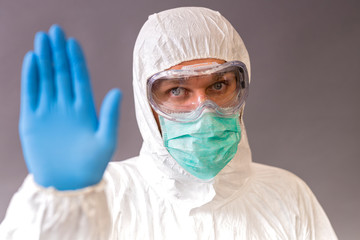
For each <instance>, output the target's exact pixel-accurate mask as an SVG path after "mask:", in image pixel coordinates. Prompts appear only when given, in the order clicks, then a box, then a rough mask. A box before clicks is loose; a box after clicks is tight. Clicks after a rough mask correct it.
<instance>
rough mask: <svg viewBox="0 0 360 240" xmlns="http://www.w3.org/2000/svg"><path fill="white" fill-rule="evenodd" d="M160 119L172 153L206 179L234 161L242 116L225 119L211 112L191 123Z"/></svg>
mask: <svg viewBox="0 0 360 240" xmlns="http://www.w3.org/2000/svg"><path fill="white" fill-rule="evenodd" d="M159 119H160V126H161V130H162V135H163V140H164V144H165V147H166V148H167V150H168V152H169V153H170V155H171V156H172V157H173V158H174V159H175V160H176V161H177V162H178V163H179V165H180V166H181V167H183V168H184V169H185V170H186V171H187V172H189V173H190V174H192V175H194V176H195V177H197V178H199V179H203V180H207V179H211V178H213V177H215V176H216V175H217V174H218V173H219V172H220V171H221V170H222V169H223V168H224V167H225V166H226V165H227V164H228V163H229V162H230V161H231V159H232V158H233V157H234V155H235V153H236V151H237V146H238V144H239V142H240V139H241V128H240V121H239V116H235V117H231V118H224V117H219V116H218V115H216V114H215V113H210V112H208V113H204V114H203V116H202V117H201V118H199V119H198V120H197V121H194V122H188V123H181V122H175V121H171V120H168V119H165V118H163V117H162V116H159Z"/></svg>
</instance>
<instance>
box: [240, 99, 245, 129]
mask: <svg viewBox="0 0 360 240" xmlns="http://www.w3.org/2000/svg"><path fill="white" fill-rule="evenodd" d="M244 108H245V103H244V104H243V105H242V107H241V108H240V124H241V125H243V124H244V120H243V117H244Z"/></svg>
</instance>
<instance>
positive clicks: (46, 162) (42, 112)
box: [19, 25, 121, 190]
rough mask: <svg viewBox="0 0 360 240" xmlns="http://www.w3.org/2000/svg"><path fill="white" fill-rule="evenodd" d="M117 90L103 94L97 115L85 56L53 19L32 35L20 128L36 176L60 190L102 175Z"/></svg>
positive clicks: (113, 135)
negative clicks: (48, 28) (48, 24)
mask: <svg viewBox="0 0 360 240" xmlns="http://www.w3.org/2000/svg"><path fill="white" fill-rule="evenodd" d="M120 102H121V92H120V91H119V90H118V89H113V90H111V91H110V92H109V93H108V94H107V96H106V97H105V99H104V101H103V104H102V107H101V111H100V116H99V120H98V118H97V115H96V110H95V105H94V100H93V97H92V90H91V85H90V80H89V74H88V70H87V67H86V63H85V57H84V55H83V52H82V50H81V47H80V45H79V43H78V42H77V41H76V40H75V39H71V38H70V39H68V40H67V39H66V37H65V34H64V32H63V30H62V29H61V28H60V27H59V26H57V25H54V26H52V27H51V28H50V30H49V33H48V34H46V33H44V32H39V33H37V34H36V36H35V42H34V52H32V51H30V52H28V53H27V54H26V55H25V58H24V62H23V68H22V82H21V109H20V121H19V133H20V139H21V143H22V148H23V154H24V158H25V161H26V164H27V167H28V170H29V172H30V173H32V174H33V175H34V179H35V182H37V183H38V184H40V185H42V186H44V187H49V186H52V187H55V188H56V189H58V190H74V189H80V188H84V187H87V186H91V185H94V184H96V183H98V182H100V180H101V179H102V176H103V174H104V171H105V169H106V166H107V164H108V162H109V161H110V159H111V157H112V155H113V153H114V150H115V147H116V139H117V123H118V112H119V104H120Z"/></svg>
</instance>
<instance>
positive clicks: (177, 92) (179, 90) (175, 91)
mask: <svg viewBox="0 0 360 240" xmlns="http://www.w3.org/2000/svg"><path fill="white" fill-rule="evenodd" d="M170 92H171V94H172V95H174V96H180V95H181V94H182V93H183V92H184V89H183V88H179V87H177V88H173V89H171V90H170Z"/></svg>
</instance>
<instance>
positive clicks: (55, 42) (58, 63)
mask: <svg viewBox="0 0 360 240" xmlns="http://www.w3.org/2000/svg"><path fill="white" fill-rule="evenodd" d="M49 37H50V42H51V49H52V59H53V62H54V78H55V86H56V91H57V99H58V101H59V102H60V103H72V102H73V87H72V83H71V75H70V65H69V60H68V56H67V52H66V36H65V33H64V31H63V30H62V29H61V27H60V26H58V25H53V26H51V28H50V30H49Z"/></svg>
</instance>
